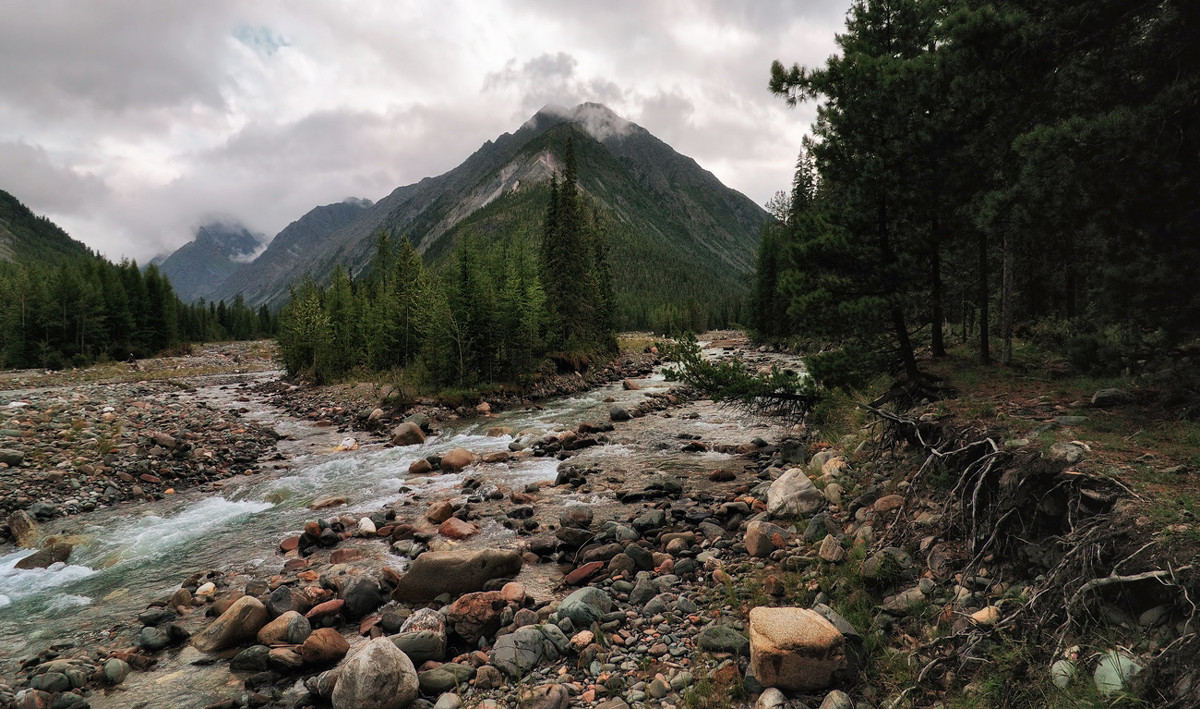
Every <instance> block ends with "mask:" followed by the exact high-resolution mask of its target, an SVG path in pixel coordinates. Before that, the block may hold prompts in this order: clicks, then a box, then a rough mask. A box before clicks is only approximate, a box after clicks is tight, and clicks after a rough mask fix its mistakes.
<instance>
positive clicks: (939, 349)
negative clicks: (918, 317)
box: [929, 216, 946, 357]
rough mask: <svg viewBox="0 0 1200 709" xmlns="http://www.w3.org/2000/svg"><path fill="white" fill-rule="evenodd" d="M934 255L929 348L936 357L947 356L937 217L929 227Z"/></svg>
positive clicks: (939, 234)
mask: <svg viewBox="0 0 1200 709" xmlns="http://www.w3.org/2000/svg"><path fill="white" fill-rule="evenodd" d="M929 230H930V236H931V237H932V238H931V239H930V241H931V242H932V244H931V247H932V253H931V254H930V259H929V265H930V273H929V281H930V283H929V295H930V303H929V325H930V335H929V347H930V350H932V352H933V356H934V357H945V356H946V342H945V340H944V339H943V336H942V323H944V322H945V320H946V312H945V306H944V305H943V303H942V297H943V295H942V290H943V289H942V235H941V224H940V223H939V222H938V218H937V217H936V216H935V217H934V218H933V221H932V222H931V224H930V227H929Z"/></svg>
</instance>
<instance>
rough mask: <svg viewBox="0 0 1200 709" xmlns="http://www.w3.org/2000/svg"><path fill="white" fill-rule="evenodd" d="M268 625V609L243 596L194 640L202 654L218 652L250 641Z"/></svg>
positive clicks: (257, 601)
mask: <svg viewBox="0 0 1200 709" xmlns="http://www.w3.org/2000/svg"><path fill="white" fill-rule="evenodd" d="M266 624H267V608H266V606H264V605H263V604H262V601H260V600H258V599H257V598H255V597H253V596H243V597H241V598H239V599H238V600H237V601H235V602H234V603H233V605H231V606H230V607H229V610H227V611H225V612H224V613H222V614H221V615H220V617H219V618H217V619H216V620H214V621H213V622H212V623H210V624H209V625H208V627H207V628H205V629H204V630H202V631H200V632H199V633H197V634H196V636H195V637H193V638H192V645H193V646H195V648H196V649H197V650H199V651H201V652H217V651H219V650H224V649H225V648H228V647H233V646H234V645H237V644H238V643H241V642H243V641H245V640H250V639H252V638H254V636H255V635H257V634H258V631H259V630H261V629H262V627H263V626H264V625H266Z"/></svg>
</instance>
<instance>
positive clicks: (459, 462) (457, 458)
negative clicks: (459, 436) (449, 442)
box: [441, 448, 478, 473]
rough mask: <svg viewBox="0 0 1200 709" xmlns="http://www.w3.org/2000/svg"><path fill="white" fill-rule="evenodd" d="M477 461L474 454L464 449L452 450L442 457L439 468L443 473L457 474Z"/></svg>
mask: <svg viewBox="0 0 1200 709" xmlns="http://www.w3.org/2000/svg"><path fill="white" fill-rule="evenodd" d="M476 460H478V458H476V456H475V454H474V453H472V452H471V451H469V450H467V449H466V448H454V449H452V450H449V451H447V452H446V453H445V455H443V456H442V462H441V468H442V472H444V473H457V472H459V471H460V470H462V469H463V468H466V467H467V466H469V465H474V464H475V461H476Z"/></svg>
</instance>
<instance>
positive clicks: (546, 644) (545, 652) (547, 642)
mask: <svg viewBox="0 0 1200 709" xmlns="http://www.w3.org/2000/svg"><path fill="white" fill-rule="evenodd" d="M558 658H559V653H558V648H557V647H556V646H555V644H554V642H552V641H551V639H550V638H549V637H548V636H547V635H546V634H545V633H543V632H542V627H541V626H538V625H528V626H526V627H524V628H521V629H519V630H517V631H516V632H513V633H509V634H508V635H501V636H500V638H499V639H497V640H496V645H495V647H493V648H492V657H491V659H492V664H493V665H495V666H496V667H498V668H499V669H500V670H501V671H502V672H504V673H505V674H507V675H508V676H509V677H515V678H520V677H524V676H525V675H527V674H529V673H530V672H532V671H533V670H534V669H535V668H536V667H537V666H538V665H540V664H542V662H550V661H553V660H557V659H558Z"/></svg>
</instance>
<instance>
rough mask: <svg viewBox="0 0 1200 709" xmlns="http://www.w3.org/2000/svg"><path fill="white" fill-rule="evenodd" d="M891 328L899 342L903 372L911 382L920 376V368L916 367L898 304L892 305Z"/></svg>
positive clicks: (915, 360) (915, 359)
mask: <svg viewBox="0 0 1200 709" xmlns="http://www.w3.org/2000/svg"><path fill="white" fill-rule="evenodd" d="M892 328H893V329H895V331H896V339H897V340H898V341H899V342H900V356H901V357H902V358H903V359H904V374H905V376H907V377H908V380H909V381H911V382H916V381H918V380H919V379H920V378H921V370H919V369H917V358H916V355H914V354H913V347H912V341H911V340H910V339H909V337H908V326H907V325H906V324H905V323H904V313H903V312H901V310H900V306H898V305H892Z"/></svg>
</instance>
